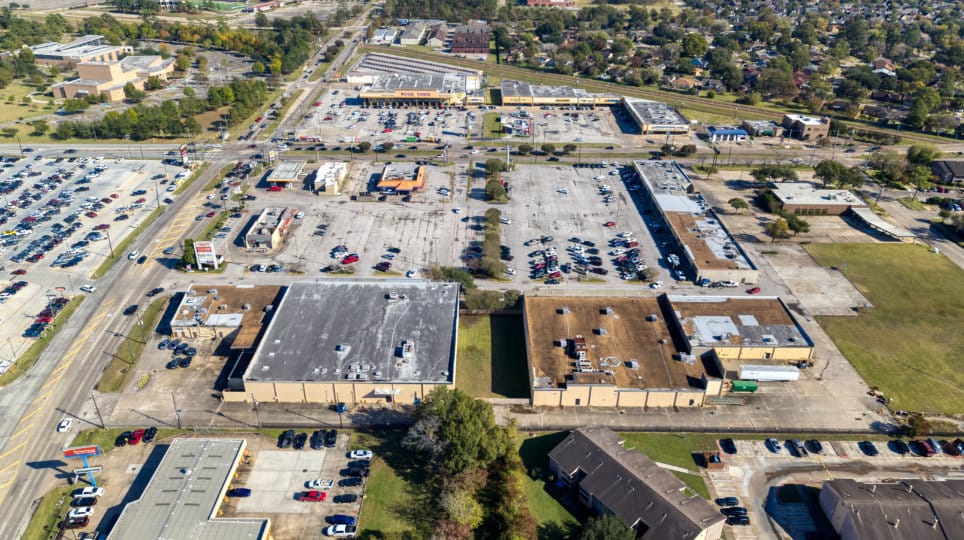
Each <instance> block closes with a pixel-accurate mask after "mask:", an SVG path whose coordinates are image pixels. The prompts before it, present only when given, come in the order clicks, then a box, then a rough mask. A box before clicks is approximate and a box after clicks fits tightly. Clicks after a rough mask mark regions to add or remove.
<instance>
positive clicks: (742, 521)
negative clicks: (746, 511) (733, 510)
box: [726, 516, 750, 525]
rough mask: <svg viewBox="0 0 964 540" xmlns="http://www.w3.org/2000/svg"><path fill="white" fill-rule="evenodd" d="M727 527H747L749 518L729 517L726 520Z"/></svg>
mask: <svg viewBox="0 0 964 540" xmlns="http://www.w3.org/2000/svg"><path fill="white" fill-rule="evenodd" d="M726 524H727V525H749V524H750V518H748V517H746V516H730V517H728V518H726Z"/></svg>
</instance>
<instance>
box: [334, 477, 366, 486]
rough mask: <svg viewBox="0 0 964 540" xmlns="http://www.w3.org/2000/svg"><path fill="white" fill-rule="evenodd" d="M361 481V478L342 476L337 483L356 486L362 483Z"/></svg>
mask: <svg viewBox="0 0 964 540" xmlns="http://www.w3.org/2000/svg"><path fill="white" fill-rule="evenodd" d="M362 482H363V480H362V479H361V478H342V479H341V480H339V481H338V485H339V486H341V487H357V486H360V485H362Z"/></svg>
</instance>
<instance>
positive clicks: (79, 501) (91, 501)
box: [70, 497, 97, 508]
mask: <svg viewBox="0 0 964 540" xmlns="http://www.w3.org/2000/svg"><path fill="white" fill-rule="evenodd" d="M96 504H97V497H78V498H76V499H74V500H72V501H70V506H73V507H75V508H83V507H85V506H95V505H96Z"/></svg>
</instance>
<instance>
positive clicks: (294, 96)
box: [264, 88, 304, 133]
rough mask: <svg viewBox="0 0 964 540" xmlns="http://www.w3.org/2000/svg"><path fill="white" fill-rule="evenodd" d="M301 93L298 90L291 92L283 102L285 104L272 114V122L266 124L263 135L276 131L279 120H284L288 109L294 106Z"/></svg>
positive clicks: (279, 123) (300, 90)
mask: <svg viewBox="0 0 964 540" xmlns="http://www.w3.org/2000/svg"><path fill="white" fill-rule="evenodd" d="M303 93H304V90H302V89H300V88H299V89H298V90H295V91H294V92H292V94H291V96H290V97H288V99H287V100H286V101H285V104H284V105H282V106H281V108H280V109H278V110H277V111H276V112H275V113H274V120H272V121H271V123H270V124H268V127H266V128H265V129H264V132H265V133H274V131H275V130H276V129H278V126H280V125H281V119H282V118H284V117H285V115H286V114H288V109H290V108H291V106H292V105H294V103H295V100H296V99H298V97H299V96H301V94H303Z"/></svg>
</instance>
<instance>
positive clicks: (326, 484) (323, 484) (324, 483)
mask: <svg viewBox="0 0 964 540" xmlns="http://www.w3.org/2000/svg"><path fill="white" fill-rule="evenodd" d="M332 485H334V482H332V481H331V480H322V479H321V478H316V479H314V480H310V481H308V483H306V484H305V487H307V488H308V489H321V490H326V489H331V486H332Z"/></svg>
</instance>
